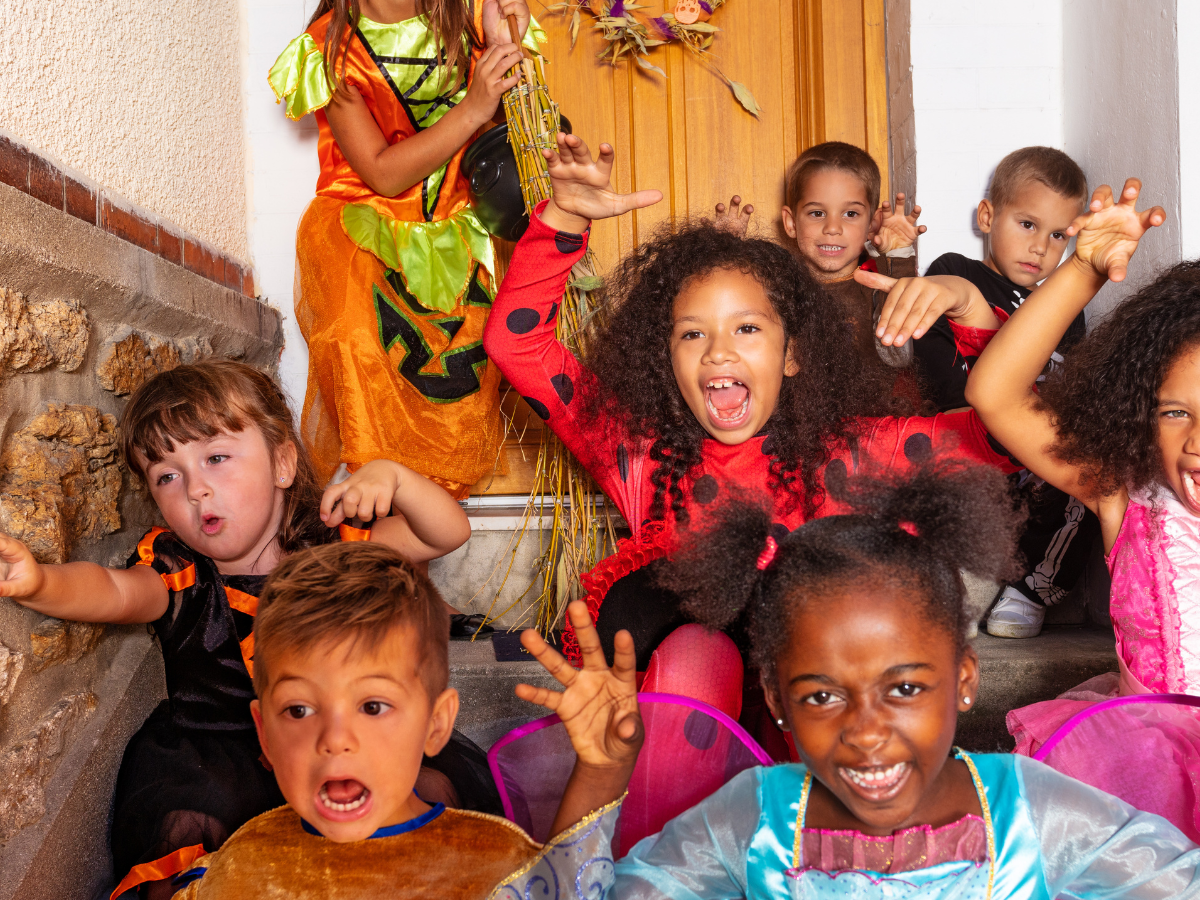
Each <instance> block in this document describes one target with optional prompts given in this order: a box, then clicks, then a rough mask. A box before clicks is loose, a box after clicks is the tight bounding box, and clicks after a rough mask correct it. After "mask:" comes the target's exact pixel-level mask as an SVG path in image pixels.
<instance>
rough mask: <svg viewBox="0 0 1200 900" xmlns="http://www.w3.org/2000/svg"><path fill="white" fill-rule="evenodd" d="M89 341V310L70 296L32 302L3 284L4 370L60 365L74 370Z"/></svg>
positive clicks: (0, 334)
mask: <svg viewBox="0 0 1200 900" xmlns="http://www.w3.org/2000/svg"><path fill="white" fill-rule="evenodd" d="M87 344H88V319H87V313H85V312H84V311H83V309H81V308H80V306H79V304H77V303H74V302H72V301H68V300H44V301H39V302H31V301H28V300H26V299H25V297H24V296H23V295H22V294H18V293H17V292H16V291H10V290H8V289H6V288H0V374H2V373H3V372H4V371H5V370H7V371H11V372H37V371H39V370H41V369H46V368H49V367H50V366H54V365H57V366H58V367H59V368H60V369H62V370H63V371H65V372H73V371H75V370H76V369H78V368H79V366H80V365H81V364H82V363H83V357H84V354H85V353H86V352H87Z"/></svg>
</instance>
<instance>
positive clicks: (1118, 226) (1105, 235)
mask: <svg viewBox="0 0 1200 900" xmlns="http://www.w3.org/2000/svg"><path fill="white" fill-rule="evenodd" d="M1141 190H1142V182H1141V181H1140V180H1139V179H1137V178H1127V179H1125V187H1124V188H1123V189H1122V190H1121V199H1120V200H1115V199H1114V198H1113V193H1112V188H1110V187H1109V186H1108V185H1107V184H1102V185H1100V187H1098V188H1096V190H1095V191H1094V192H1093V193H1092V202H1091V203H1090V204H1089V205H1088V210H1087V212H1085V213H1084V214H1083V215H1081V216H1079V217H1077V218H1076V219H1075V221H1074V222H1072V223H1071V225H1070V227H1069V228H1067V236H1068V237H1074V238H1075V253H1074V255H1073V256H1072V257H1071V262H1072V263H1073V264H1075V265H1077V266H1079V267H1081V268H1082V269H1083V270H1084V272H1085V274H1094V275H1098V276H1099V277H1100V278H1102V279H1103V278H1107V279H1108V280H1109V281H1124V280H1125V274H1126V272H1127V270H1128V268H1129V260H1130V258H1131V257H1132V256H1133V253H1134V251H1135V250H1137V246H1138V241H1140V240H1141V239H1142V235H1144V234H1145V233H1146V232H1147V231H1149V230H1150V229H1151V228H1155V227H1157V226H1159V225H1161V224H1162V223H1163V222H1165V221H1166V219H1167V213H1166V211H1165V210H1164V209H1163V208H1162V207H1161V206H1152V207H1150V209H1144V210H1142V211H1141V212H1138V210H1137V198H1138V194H1140V193H1141Z"/></svg>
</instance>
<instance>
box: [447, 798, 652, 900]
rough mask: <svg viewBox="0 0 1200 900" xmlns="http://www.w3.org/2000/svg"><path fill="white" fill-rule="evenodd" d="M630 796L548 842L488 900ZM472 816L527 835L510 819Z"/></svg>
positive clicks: (490, 897)
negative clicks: (506, 826)
mask: <svg viewBox="0 0 1200 900" xmlns="http://www.w3.org/2000/svg"><path fill="white" fill-rule="evenodd" d="M628 796H629V791H626V792H625V793H624V794H622V795H621V796H620V797H618V798H617V799H616V800H614V801H612V802H611V803H608V804H606V805H604V806H602V807H600V808H599V809H597V810H593V811H592V812H590V813H588V814H587V815H586V816H584V817H583V818H582V819H580V820H579V821H578V822H576V823H575V824H574V825H572V826H571V827H570V828H568V829H567V830H566V831H560V832H559V833H558V834H556V835H555V836H554V837H552V838H551V839H550V840H549V841H547V842H546V843H545V844H543V845H542V849H541V850H539V851H538V855H537V856H535V857H534V858H533V859H531V860H530V861H529V862H527V863H525V865H523V866H521V868H519V869H517V870H516V871H515V872H513V873H512V874H511V875H509V876H508V877H506V878H505V879H504V881H503V882H502V883H501V884H498V885H496V887H495V889H494V890H493V891H492V892H491V893H490V894H488V900H492V898H494V897H495V896H497V895H498V894H499V893H500V891H501V890H503V889H504V888H505V887H506V886H507V885H508V884H509V883H510V882H513V881H516V880H517V879H518V878H520V877H521V876H523V875H526V874H528V873H529V871H530V870H531V869H533V867H534V866H536V865H537V864H538V863H540V862H541V861H542V860H543V859H545V858H546V856H547V855H548V854H549V853H550V851H551V850H553V849H554V848H555V847H557V846H558V845H559V844H561V843H563V842H564V841H565V840H567V838H570V837H573V836H574V835H576V834H578V833H579V832H580V831H582V830H584V829H585V828H586V827H587V826H589V825H591V824H592V823H593V822H595V821H596V820H597V819H602V818H604V817H605V816H606V815H608V813H610V812H611V811H612V810H614V809H616V808H617V807H618V806H620V805H621V804H622V803H624V802H625V798H626V797H628ZM458 811H459V812H463V813H465V812H467V810H465V809H463V810H458ZM472 815H476V816H480V817H482V818H486V819H498V820H499V821H501V822H504V823H505V824H506V825H509V826H510V827H512V828H515V829H516V830H517V831H519V832H521V834H525V830H524V829H523V828H521V826H520V825H517V824H516V823H515V822H510V821H508V819H500V818H499V817H498V816H493V815H489V814H488V813H472ZM525 836H526V837H529V835H527V834H526V835H525ZM530 840H531V841H532V840H533V839H532V838H530ZM534 843H537V842H536V841H534Z"/></svg>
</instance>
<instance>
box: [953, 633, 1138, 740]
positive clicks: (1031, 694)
mask: <svg viewBox="0 0 1200 900" xmlns="http://www.w3.org/2000/svg"><path fill="white" fill-rule="evenodd" d="M972 643H973V645H974V647H975V652H976V653H978V654H979V670H980V671H979V675H980V678H979V697H978V699H977V700H976V702H975V708H974V709H972V710H971V711H970V712H967V713H964V714H962V715H961V716H959V720H958V736H957V740H958V743H959V745H960V746H962V747H964V748H965V749H967V750H977V751H981V752H986V751H996V750H1002V751H1005V752H1007V751H1010V750H1012V748H1013V740H1012V738H1010V737H1009V735H1008V729H1007V728H1005V726H1004V717H1005V715H1006V714H1007V713H1008V711H1009V710H1010V709H1016V708H1017V707H1020V706H1027V705H1029V704H1030V703H1037V702H1039V701H1041V700H1050V699H1053V698H1054V697H1057V696H1058V695H1059V694H1061V693H1063V692H1064V691H1068V690H1070V689H1071V688H1073V687H1075V686H1076V685H1078V684H1080V683H1082V682H1084V681H1087V680H1088V679H1089V678H1092V677H1094V676H1096V675H1101V674H1103V673H1105V672H1115V671H1117V654H1116V650H1115V642H1114V640H1113V635H1112V631H1111V630H1109V629H1101V628H1095V627H1089V626H1063V625H1060V626H1047V627H1046V628H1045V629H1044V630H1043V631H1042V633H1041V634H1040V635H1038V636H1037V637H1035V638H1027V639H1024V640H1012V639H1009V638H998V637H992V636H991V635H988V634H981V635H980V636H979V637H977V638H976V639H975V640H974V641H973V642H972Z"/></svg>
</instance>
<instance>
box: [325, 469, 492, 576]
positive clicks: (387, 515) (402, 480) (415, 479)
mask: <svg viewBox="0 0 1200 900" xmlns="http://www.w3.org/2000/svg"><path fill="white" fill-rule="evenodd" d="M353 518H359V519H364V520H370V519H375V524H374V525H373V526H372V527H371V540H373V541H379V542H380V543H383V544H386V545H387V546H389V547H391V548H392V549H393V550H395V551H396V552H397V553H399V554H400V555H401V556H403V557H404V558H405V559H407V560H408V561H409V562H425V561H427V560H430V559H437V558H438V557H440V556H445V555H446V554H447V553H450V552H452V551H454V550H457V549H458V548H459V547H461V546H462V545H463V544H465V543H466V541H467V539H468V538H469V537H470V536H471V523H470V522H469V521H468V520H467V514H466V513H465V512H463V508H462V507H461V506H459V505H458V503H457V502H456V501H455V500H454V498H453V497H451V496H450V495H449V494H448V493H446V491H445V490H443V489H442V488H440V487H438V486H437V485H436V484H434V483H433V482H432V481H430V480H429V479H428V478H426V477H424V476H423V475H418V474H417V473H416V472H414V471H413V470H412V469H410V468H408V467H407V466H403V465H401V464H400V463H398V462H393V461H392V460H390V459H377V460H374V461H372V462H369V463H367V464H366V465H365V466H362V467H361V468H360V469H359V470H358V471H357V472H355V473H354V474H353V475H351V476H350V477H349V478H347V479H346V480H345V481H342V482H340V483H338V484H334V485H330V486H329V487H328V488H326V489H325V494H324V496H322V497H321V519H322V521H324V522H325V524H326V525H328V526H329V527H330V528H333V527H334V526H336V525H338V524H339V523H341V522H343V521H345V520H346V519H353Z"/></svg>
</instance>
